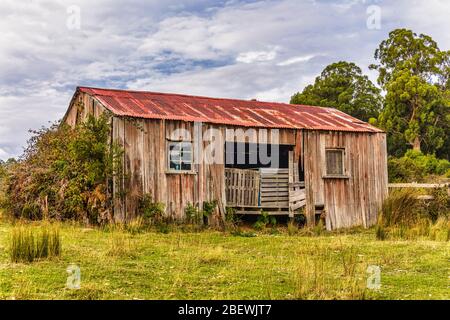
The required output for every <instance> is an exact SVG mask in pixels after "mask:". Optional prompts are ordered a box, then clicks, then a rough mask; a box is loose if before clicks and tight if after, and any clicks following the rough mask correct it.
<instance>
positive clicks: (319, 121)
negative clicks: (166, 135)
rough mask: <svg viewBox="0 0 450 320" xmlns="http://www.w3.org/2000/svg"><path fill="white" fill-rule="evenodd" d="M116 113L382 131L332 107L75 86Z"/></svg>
mask: <svg viewBox="0 0 450 320" xmlns="http://www.w3.org/2000/svg"><path fill="white" fill-rule="evenodd" d="M77 90H78V91H81V92H85V93H87V94H89V95H91V96H93V97H95V98H96V99H97V100H98V101H100V102H101V103H102V104H103V105H104V106H105V107H106V108H107V109H109V110H110V111H111V112H112V113H114V114H115V115H118V116H128V117H136V118H147V119H170V120H183V121H199V122H209V123H218V124H226V125H236V126H245V127H268V128H290V129H312V130H334V131H355V132H382V130H380V129H378V128H375V127H373V126H371V125H370V124H368V123H366V122H363V121H361V120H358V119H356V118H353V117H351V116H349V115H347V114H346V113H343V112H341V111H339V110H336V109H333V108H322V107H313V106H305V105H292V104H287V103H275V102H262V101H255V100H237V99H223V98H209V97H199V96H189V95H184V94H172V93H159V92H147V91H130V90H112V89H98V88H88V87H78V88H77Z"/></svg>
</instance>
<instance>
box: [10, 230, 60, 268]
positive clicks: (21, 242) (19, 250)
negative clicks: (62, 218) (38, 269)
mask: <svg viewBox="0 0 450 320" xmlns="http://www.w3.org/2000/svg"><path fill="white" fill-rule="evenodd" d="M60 255H61V236H60V233H59V229H58V228H57V227H55V226H41V227H38V228H36V227H34V228H33V227H31V226H24V225H20V226H16V227H14V228H13V230H12V233H11V242H10V256H11V261H12V262H33V261H35V260H39V259H45V258H50V257H59V256H60Z"/></svg>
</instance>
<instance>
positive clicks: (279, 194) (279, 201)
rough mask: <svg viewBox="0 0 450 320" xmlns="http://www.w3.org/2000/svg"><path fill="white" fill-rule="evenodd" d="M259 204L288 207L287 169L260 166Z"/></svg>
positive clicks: (262, 205) (264, 206)
mask: <svg viewBox="0 0 450 320" xmlns="http://www.w3.org/2000/svg"><path fill="white" fill-rule="evenodd" d="M260 174H261V191H260V192H261V193H260V206H261V207H263V208H289V170H288V169H271V168H261V169H260Z"/></svg>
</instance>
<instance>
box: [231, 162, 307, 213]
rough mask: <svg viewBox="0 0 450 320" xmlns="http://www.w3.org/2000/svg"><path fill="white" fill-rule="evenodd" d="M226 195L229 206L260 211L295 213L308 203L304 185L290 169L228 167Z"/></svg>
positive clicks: (295, 172)
mask: <svg viewBox="0 0 450 320" xmlns="http://www.w3.org/2000/svg"><path fill="white" fill-rule="evenodd" d="M291 169H292V168H291ZM295 177H297V178H295ZM225 195H226V200H227V206H229V207H241V208H254V209H257V210H259V209H269V210H276V209H278V210H284V211H289V213H292V212H293V211H295V210H297V209H299V208H301V207H303V206H305V203H306V201H305V189H304V182H301V181H299V180H298V171H294V170H289V169H272V168H260V169H257V170H249V169H232V168H225Z"/></svg>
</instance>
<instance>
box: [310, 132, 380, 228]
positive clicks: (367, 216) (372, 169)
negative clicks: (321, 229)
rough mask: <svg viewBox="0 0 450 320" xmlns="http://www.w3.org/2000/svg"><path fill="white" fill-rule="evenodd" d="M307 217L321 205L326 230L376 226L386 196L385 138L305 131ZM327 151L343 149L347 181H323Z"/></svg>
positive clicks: (373, 135)
mask: <svg viewBox="0 0 450 320" xmlns="http://www.w3.org/2000/svg"><path fill="white" fill-rule="evenodd" d="M304 148H305V155H304V157H305V187H306V213H307V218H309V221H311V220H312V219H313V217H314V211H315V206H316V205H324V207H325V212H326V219H325V221H326V227H327V229H329V230H331V229H338V228H346V227H352V226H364V227H368V226H371V225H373V224H374V223H375V222H376V219H377V214H378V211H379V210H380V208H381V205H382V202H383V200H384V199H385V197H386V196H387V192H388V178H387V165H386V158H387V154H386V135H385V134H384V133H351V132H332V131H328V132H325V131H305V132H304ZM326 148H345V154H344V164H345V174H346V175H347V176H348V178H326V177H325V176H326V168H325V150H326Z"/></svg>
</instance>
